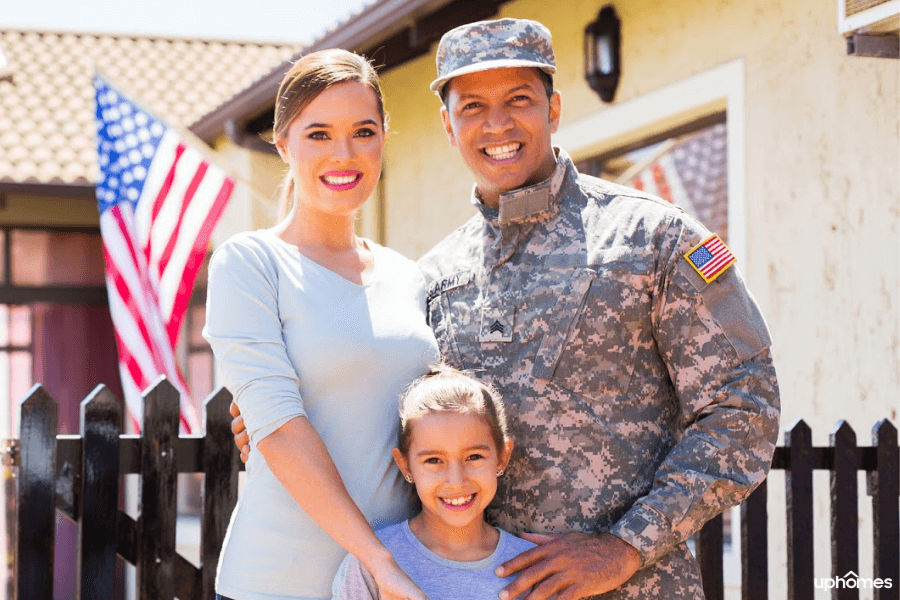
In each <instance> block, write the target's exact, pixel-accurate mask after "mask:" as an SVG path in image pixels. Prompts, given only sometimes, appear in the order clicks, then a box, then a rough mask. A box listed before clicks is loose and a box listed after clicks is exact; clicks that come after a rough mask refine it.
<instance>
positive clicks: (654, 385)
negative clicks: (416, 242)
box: [419, 150, 779, 598]
mask: <svg viewBox="0 0 900 600" xmlns="http://www.w3.org/2000/svg"><path fill="white" fill-rule="evenodd" d="M557 152H558V161H557V168H556V170H555V172H554V174H553V175H552V176H551V177H550V179H548V180H547V181H544V182H542V183H540V184H537V185H534V186H531V187H528V188H523V189H520V190H515V191H513V192H510V193H507V194H503V195H501V197H500V204H499V209H494V208H491V207H488V206H486V205H484V204H483V203H481V202H480V201H479V199H478V197H477V193H474V194H473V203H474V204H475V205H476V207H477V208H478V213H477V214H476V215H475V216H474V217H473V218H472V219H470V220H469V221H468V222H467V223H466V224H464V225H463V226H462V227H460V228H459V229H458V230H456V231H455V232H453V233H452V234H451V235H450V236H448V237H447V238H446V239H445V240H444V241H442V242H441V243H440V244H438V245H437V246H436V247H435V248H434V249H433V250H431V251H430V252H429V253H427V254H426V255H425V256H424V257H422V258H421V259H420V260H419V267H420V268H421V269H422V271H423V273H424V274H425V277H426V280H427V281H428V282H429V288H428V296H427V299H428V311H427V313H428V319H429V324H430V325H431V327H432V328H433V329H434V332H435V335H436V337H437V339H438V344H439V346H440V349H441V352H442V355H443V356H444V359H445V360H446V361H447V362H449V363H450V364H452V365H453V366H455V367H458V368H464V369H471V370H474V371H475V372H476V374H477V375H478V376H479V377H481V378H483V379H484V380H486V381H488V382H490V383H492V384H493V385H495V386H496V387H497V388H498V389H499V390H500V392H501V393H502V395H503V397H504V399H505V401H506V403H507V405H508V417H509V420H510V427H511V434H512V437H513V438H514V439H515V442H516V446H515V451H514V453H513V457H512V460H511V462H510V465H509V467H508V469H507V474H506V475H505V476H504V477H503V478H502V479H501V480H500V484H499V489H498V492H497V497H496V499H495V501H494V503H492V505H491V507H489V509H488V513H487V514H488V518H489V520H490V521H491V522H493V523H494V524H495V525H497V526H499V527H502V528H504V529H507V530H509V531H512V532H513V533H517V534H518V533H522V532H537V533H564V532H569V531H582V532H609V533H611V534H613V535H616V536H618V537H620V538H621V539H623V540H625V541H626V542H628V543H629V544H631V545H632V546H634V547H635V548H636V549H637V550H638V552H639V553H640V555H641V558H642V562H643V567H642V569H641V570H640V571H638V573H637V574H636V575H635V576H634V577H633V578H632V579H631V580H630V581H629V582H627V583H626V584H625V585H623V586H622V587H620V588H619V589H618V590H615V591H613V592H609V593H608V594H607V595H604V596H603V597H604V598H607V597H608V598H625V597H629V598H650V597H665V598H696V597H702V588H701V584H700V576H699V570H698V568H697V565H696V561H695V560H694V559H693V557H692V556H691V554H690V552H689V551H688V549H687V548H686V546H685V545H684V542H685V540H687V539H688V538H689V537H690V536H691V535H692V534H693V533H694V532H695V531H697V530H698V529H699V528H700V527H702V526H703V524H704V523H706V521H707V520H709V519H710V518H712V517H713V516H715V515H716V514H717V513H719V512H721V511H722V510H724V509H725V508H727V507H730V506H732V505H734V504H737V503H739V502H741V501H742V499H743V498H744V497H746V496H747V495H748V494H749V493H750V492H751V491H752V490H753V489H754V487H755V486H756V485H758V484H759V483H760V482H761V481H762V480H763V479H764V478H765V476H766V474H767V472H768V468H769V466H770V464H771V458H772V453H773V452H774V448H775V440H776V438H777V434H778V421H779V394H778V386H777V381H776V377H775V371H774V367H773V364H772V358H771V354H770V351H769V346H770V344H771V339H770V337H769V333H768V330H767V328H766V325H765V321H764V319H763V317H762V315H761V313H760V311H759V309H758V307H757V305H756V302H755V301H754V299H753V297H752V296H751V294H750V292H749V291H748V290H747V288H746V286H745V284H744V281H743V279H742V278H741V275H740V273H739V272H738V270H737V268H736V267H733V266H732V267H729V268H727V269H726V270H724V272H722V273H721V274H719V275H718V276H717V277H715V278H714V279H713V280H711V281H710V282H709V283H707V281H706V279H705V278H704V276H702V275H701V274H700V273H699V272H698V271H697V270H696V269H695V268H694V266H692V265H691V263H690V260H689V258H688V257H686V256H685V255H686V254H688V253H689V252H690V251H691V250H692V249H694V248H695V247H696V246H697V245H698V244H700V243H701V242H703V241H704V240H706V239H707V238H709V237H710V235H711V234H710V232H709V231H707V230H706V229H705V228H704V227H703V226H702V225H701V224H700V223H698V222H697V221H696V220H694V219H692V218H691V217H690V216H688V215H687V214H685V213H684V212H683V211H682V210H681V209H679V208H678V207H675V206H673V205H671V204H669V203H667V202H665V201H662V200H660V199H658V198H655V197H653V196H650V195H647V194H644V193H642V192H639V191H637V190H633V189H630V188H626V187H622V186H617V185H614V184H612V183H609V182H606V181H603V180H600V179H596V178H593V177H588V176H584V175H580V174H579V173H578V172H577V170H576V169H575V166H574V165H573V163H572V161H571V159H570V158H569V157H568V155H567V154H566V153H565V152H564V151H561V150H558V151H557Z"/></svg>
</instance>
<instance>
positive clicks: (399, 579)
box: [357, 553, 428, 600]
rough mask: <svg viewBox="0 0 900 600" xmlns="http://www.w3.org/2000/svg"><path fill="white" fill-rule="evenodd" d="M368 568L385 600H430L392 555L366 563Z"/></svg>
mask: <svg viewBox="0 0 900 600" xmlns="http://www.w3.org/2000/svg"><path fill="white" fill-rule="evenodd" d="M357 558H359V557H357ZM361 562H362V560H361ZM366 568H367V569H368V570H369V572H370V573H371V574H372V577H374V578H375V583H376V584H378V591H379V592H380V593H381V598H382V599H383V600H428V596H426V595H425V592H423V591H422V590H421V588H419V586H417V585H416V584H415V583H414V582H413V580H412V579H410V578H409V575H407V574H406V573H405V572H404V571H403V569H401V568H400V566H399V565H398V564H397V563H396V562H395V561H394V558H393V557H392V556H391V555H390V553H388V554H387V555H386V556H383V557H378V558H375V559H370V560H369V561H366Z"/></svg>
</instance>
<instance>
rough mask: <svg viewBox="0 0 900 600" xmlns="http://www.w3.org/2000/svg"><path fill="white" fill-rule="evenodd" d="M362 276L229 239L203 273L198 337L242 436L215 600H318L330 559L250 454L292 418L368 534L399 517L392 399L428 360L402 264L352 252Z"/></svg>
mask: <svg viewBox="0 0 900 600" xmlns="http://www.w3.org/2000/svg"><path fill="white" fill-rule="evenodd" d="M365 243H366V244H367V245H368V247H369V248H370V249H371V251H372V253H373V256H374V265H375V266H374V271H373V272H372V274H371V276H370V277H369V279H368V281H367V282H366V283H365V284H364V285H357V284H355V283H353V282H351V281H349V280H347V279H344V278H343V277H341V276H340V275H338V274H336V273H334V272H333V271H330V270H328V269H326V268H325V267H323V266H321V265H319V264H317V263H315V262H313V261H312V260H310V259H309V258H307V257H306V256H304V255H303V254H301V253H300V252H299V250H298V249H297V247H296V246H293V245H291V244H288V243H286V242H284V241H282V240H281V239H280V238H278V237H276V236H275V235H274V234H272V233H270V232H268V231H257V232H248V233H242V234H238V235H236V236H234V237H233V238H231V239H230V240H228V241H227V242H226V243H225V244H223V245H222V246H221V247H220V248H219V249H217V250H216V252H215V253H214V254H213V257H212V260H211V263H210V273H209V291H208V296H207V321H206V327H205V329H204V337H206V339H207V340H208V341H209V343H210V345H211V346H212V349H213V352H214V353H215V357H216V363H217V367H218V369H219V372H220V373H221V376H222V378H223V380H224V383H225V385H226V386H227V387H228V389H229V390H230V391H231V393H232V394H233V395H234V397H235V401H236V402H237V404H238V406H239V407H240V409H241V414H242V415H243V417H244V422H245V423H246V425H247V431H248V433H249V435H250V441H251V447H252V448H253V451H252V452H251V453H250V460H249V462H248V463H247V483H246V486H245V488H244V490H243V492H242V495H241V498H240V500H239V502H238V505H237V507H236V508H235V511H234V514H233V515H232V519H231V524H230V525H229V528H228V534H227V536H226V538H225V546H224V549H223V551H222V555H221V558H220V560H219V569H218V575H217V578H216V591H217V592H218V593H220V594H222V595H224V596H228V597H232V598H240V599H241V600H300V599H304V600H305V599H320V598H329V597H330V591H331V582H332V579H333V577H334V574H335V572H336V571H337V568H338V566H339V565H340V562H341V560H342V559H343V558H344V555H345V552H344V550H343V549H342V548H341V547H340V546H339V545H338V544H337V543H336V542H334V541H333V540H332V539H331V538H330V537H329V536H328V534H326V533H325V532H324V531H323V530H322V529H321V528H320V527H319V526H318V525H316V524H315V523H314V522H313V520H312V519H311V518H310V517H309V515H307V514H306V513H305V512H304V511H303V510H302V509H301V508H300V507H299V506H298V505H297V503H296V502H295V501H294V499H293V498H292V497H291V496H290V494H288V492H287V491H286V490H285V489H284V487H283V486H282V485H281V483H280V482H279V481H278V480H277V479H276V478H275V476H274V475H273V474H272V472H271V471H270V470H269V468H268V466H267V465H266V462H265V460H264V459H263V456H262V454H261V453H260V452H258V451H257V450H256V444H257V443H258V442H259V440H261V439H263V438H264V437H266V436H267V435H269V434H270V433H272V432H273V431H275V430H276V429H278V428H279V427H281V426H282V425H284V424H285V423H287V422H288V421H289V420H291V419H293V418H295V417H305V418H307V419H309V422H310V423H311V424H312V425H313V427H314V428H315V429H316V431H317V433H318V434H319V436H321V438H322V440H323V442H324V443H325V445H326V447H327V448H328V452H329V453H330V455H331V458H332V459H333V460H334V463H335V465H336V466H337V469H338V471H339V472H340V475H341V478H342V479H343V482H344V484H345V486H346V487H347V490H348V491H349V493H350V495H351V497H352V498H353V500H354V501H355V502H356V503H357V505H358V506H359V507H360V509H361V510H362V512H363V514H364V515H365V516H366V518H367V519H368V520H369V522H370V523H372V524H373V527H375V528H376V529H377V528H378V527H383V526H385V525H388V524H391V523H397V522H400V521H402V520H403V519H405V518H407V517H409V515H410V513H409V506H410V490H409V488H408V486H407V485H406V484H405V483H404V482H403V480H402V479H401V477H400V473H399V471H398V470H397V468H396V466H395V465H394V463H393V460H392V458H391V449H392V448H393V447H394V446H395V445H396V443H397V432H398V428H399V418H398V411H397V406H398V405H397V401H398V398H399V395H400V394H401V393H402V392H403V391H404V389H405V388H406V387H407V386H408V385H409V384H410V383H411V382H412V381H413V380H414V379H415V378H416V377H419V376H421V375H423V374H425V373H426V372H427V367H428V365H429V364H431V363H434V362H437V361H438V359H439V353H438V350H437V345H436V342H435V339H434V335H433V334H432V332H431V329H430V328H429V327H428V325H427V324H426V323H425V313H424V310H425V281H424V278H423V277H422V275H421V273H420V272H419V270H418V268H417V267H416V265H415V263H413V262H412V261H410V260H408V259H406V258H405V257H403V256H402V255H400V254H398V253H397V252H394V251H392V250H389V249H387V248H384V247H383V246H379V245H378V244H375V243H374V242H371V241H368V240H365Z"/></svg>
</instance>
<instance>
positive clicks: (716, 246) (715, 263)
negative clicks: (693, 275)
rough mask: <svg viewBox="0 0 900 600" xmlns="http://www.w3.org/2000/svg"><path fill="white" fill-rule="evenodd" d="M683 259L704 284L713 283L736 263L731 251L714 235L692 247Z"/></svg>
mask: <svg viewBox="0 0 900 600" xmlns="http://www.w3.org/2000/svg"><path fill="white" fill-rule="evenodd" d="M684 257H685V258H686V259H687V261H688V262H689V263H691V266H692V267H694V270H695V271H697V272H698V273H700V277H702V278H703V281H705V282H706V283H709V282H711V281H714V280H715V278H716V277H718V276H719V275H721V274H722V273H724V272H725V271H726V270H727V269H728V267H730V266H731V265H733V264H734V263H736V262H737V259H736V258H735V257H734V255H733V254H732V253H731V250H729V249H728V246H726V245H725V243H724V242H723V241H722V240H721V239H719V236H717V235H716V234H713V235H711V236H710V237H708V238H706V240H704V241H703V242H700V243H699V244H697V245H696V246H694V247H693V248H692V249H691V250H690V251H689V252H688V253H687V254H685V255H684Z"/></svg>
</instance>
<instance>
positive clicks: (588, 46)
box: [584, 4, 622, 102]
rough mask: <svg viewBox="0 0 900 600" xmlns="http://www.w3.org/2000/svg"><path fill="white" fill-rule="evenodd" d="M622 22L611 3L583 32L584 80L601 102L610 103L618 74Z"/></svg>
mask: <svg viewBox="0 0 900 600" xmlns="http://www.w3.org/2000/svg"><path fill="white" fill-rule="evenodd" d="M621 48H622V21H621V20H619V15H617V14H616V9H615V7H613V5H612V4H608V5H606V6H604V7H603V8H601V9H600V14H598V15H597V20H596V21H594V22H593V23H590V24H588V26H587V27H585V29H584V78H585V80H586V81H587V83H588V85H589V86H591V89H592V90H594V91H595V92H597V94H599V95H600V99H601V100H603V101H604V102H612V99H613V97H614V96H615V95H616V87H618V85H619V75H620V74H621V72H622V52H621Z"/></svg>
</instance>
